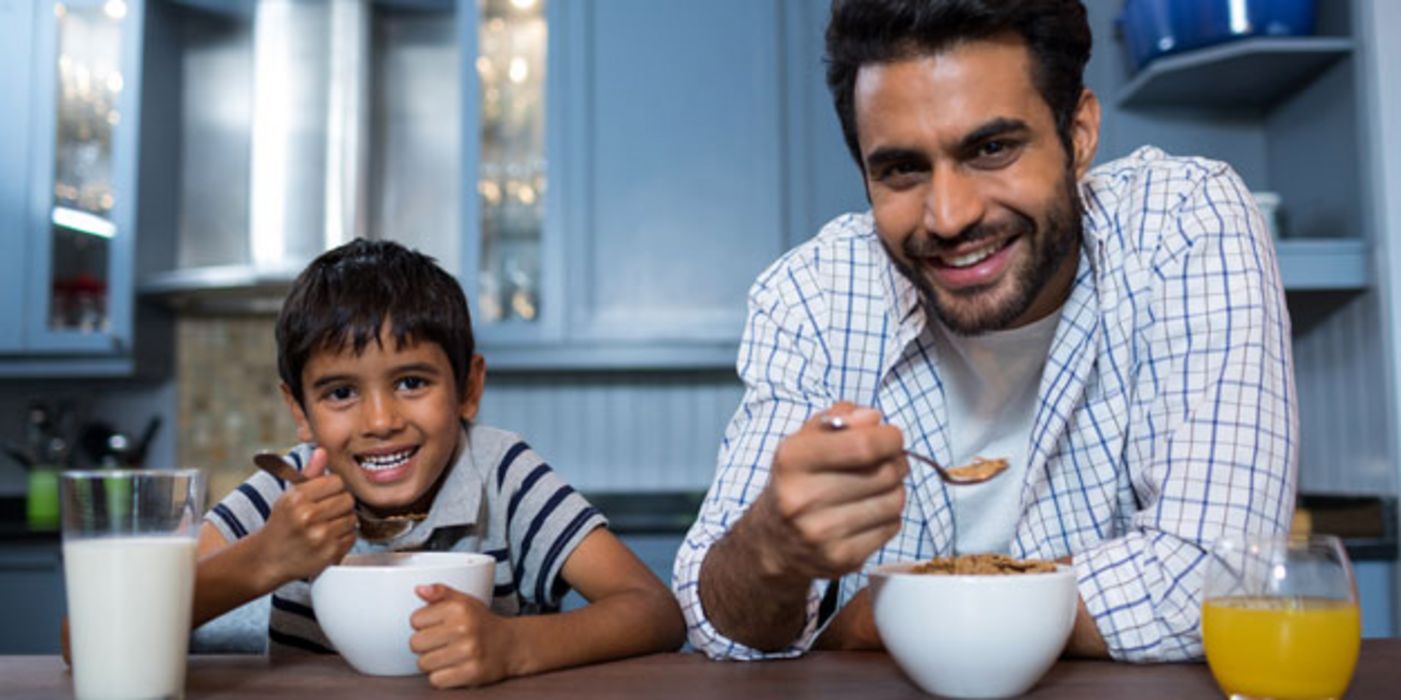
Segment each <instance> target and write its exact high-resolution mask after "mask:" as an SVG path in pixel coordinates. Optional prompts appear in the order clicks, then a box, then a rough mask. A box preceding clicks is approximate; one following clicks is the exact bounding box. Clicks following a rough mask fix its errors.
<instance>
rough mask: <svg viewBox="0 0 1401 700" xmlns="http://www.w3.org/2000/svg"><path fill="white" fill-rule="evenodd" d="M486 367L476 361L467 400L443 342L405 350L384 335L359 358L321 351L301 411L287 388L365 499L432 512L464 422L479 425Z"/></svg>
mask: <svg viewBox="0 0 1401 700" xmlns="http://www.w3.org/2000/svg"><path fill="white" fill-rule="evenodd" d="M483 371H484V369H483V363H482V361H481V358H480V356H478V357H474V358H473V361H472V364H471V372H470V377H469V381H468V387H467V390H466V391H465V392H463V395H461V396H459V393H458V390H457V380H456V378H455V377H454V375H453V371H452V365H451V364H450V363H449V361H448V357H447V354H446V353H445V352H444V351H443V349H442V347H441V346H439V345H438V344H437V343H433V342H406V343H405V344H404V345H403V347H398V346H397V343H396V342H395V341H394V338H393V336H392V334H390V333H388V332H387V331H381V333H380V337H379V342H372V343H370V344H368V345H366V346H365V348H364V350H363V351H362V352H360V353H359V354H356V353H355V352H354V351H353V349H351V348H348V347H347V348H343V349H339V350H337V349H324V350H321V351H319V352H316V353H313V354H312V356H311V358H310V359H309V360H308V361H307V363H306V366H305V367H304V368H303V369H302V386H303V387H305V388H304V397H303V401H302V402H301V403H298V402H297V401H296V400H295V399H294V398H293V397H292V396H291V393H290V391H288V390H287V389H286V388H285V387H284V392H283V393H284V397H285V398H286V399H287V402H288V405H289V407H290V408H291V410H292V415H293V417H294V418H295V419H296V421H297V432H298V437H299V438H300V439H302V440H305V441H308V442H315V443H316V444H317V445H319V446H320V447H322V448H324V449H325V450H326V452H327V457H329V468H330V470H331V471H333V472H335V473H336V474H339V475H340V477H341V478H342V479H344V480H345V483H346V486H347V487H348V488H349V489H350V491H351V493H353V494H354V495H355V498H356V500H357V501H359V502H360V503H361V504H363V505H364V506H366V507H368V508H369V509H370V510H371V511H373V512H375V513H376V514H378V515H381V516H386V515H395V514H399V513H404V512H425V511H427V510H428V507H429V506H430V505H431V504H432V501H433V496H434V495H435V494H436V492H437V485H438V483H439V481H440V477H441V476H442V475H443V473H444V471H445V470H446V469H447V468H448V465H449V464H450V463H451V462H452V461H453V460H455V459H456V457H457V453H458V450H459V444H458V443H459V442H460V441H461V423H460V421H461V420H462V419H464V418H467V419H471V418H473V417H475V415H476V410H477V402H478V399H479V398H480V396H481V394H480V387H481V383H482V373H483Z"/></svg>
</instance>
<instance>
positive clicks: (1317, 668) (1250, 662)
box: [1202, 535, 1362, 700]
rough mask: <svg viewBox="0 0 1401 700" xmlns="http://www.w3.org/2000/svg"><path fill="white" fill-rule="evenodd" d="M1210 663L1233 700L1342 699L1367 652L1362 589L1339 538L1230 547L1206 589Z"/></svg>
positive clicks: (1283, 538) (1221, 547)
mask: <svg viewBox="0 0 1401 700" xmlns="http://www.w3.org/2000/svg"><path fill="white" fill-rule="evenodd" d="M1202 601H1203V602H1202V642H1203V644H1204V646H1205V647H1206V661H1207V664H1208V665H1209V666H1210V667H1211V673H1212V675H1213V676H1215V677H1216V682H1217V684H1219V685H1220V686H1221V689H1222V690H1223V691H1225V693H1226V694H1227V695H1229V696H1231V698H1276V699H1278V700H1320V699H1321V698H1341V697H1342V696H1343V693H1344V692H1345V691H1346V690H1347V686H1348V682H1349V681H1350V680H1352V671H1353V668H1354V667H1355V666H1356V665H1357V652H1358V649H1359V647H1360V646H1361V644H1362V616H1361V612H1360V609H1359V608H1358V604H1357V584H1356V582H1355V581H1354V580H1353V575H1352V564H1351V562H1349V561H1348V556H1347V551H1346V550H1344V549H1343V543H1342V541H1341V540H1339V539H1338V538H1337V537H1333V536H1331V535H1312V536H1307V537H1299V536H1290V535H1278V536H1258V537H1250V536H1247V537H1239V538H1225V539H1222V540H1219V541H1218V542H1217V543H1216V545H1215V546H1214V547H1213V548H1212V550H1211V554H1210V558H1209V559H1208V560H1207V566H1206V572H1205V580H1204V582H1203V590H1202Z"/></svg>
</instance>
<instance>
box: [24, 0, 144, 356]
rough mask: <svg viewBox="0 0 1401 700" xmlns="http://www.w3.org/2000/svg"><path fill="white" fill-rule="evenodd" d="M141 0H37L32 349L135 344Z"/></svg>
mask: <svg viewBox="0 0 1401 700" xmlns="http://www.w3.org/2000/svg"><path fill="white" fill-rule="evenodd" d="M144 9H145V8H144V3H143V2H142V0H65V1H63V2H55V1H45V2H42V3H38V4H37V5H36V10H35V12H36V17H35V19H36V24H35V26H36V29H37V31H36V32H35V33H34V53H33V57H34V64H33V70H32V71H31V75H32V81H33V82H32V85H31V90H30V95H31V100H30V101H29V104H30V107H31V110H30V133H31V134H32V136H31V138H30V147H31V148H32V152H31V154H30V166H31V169H30V187H29V206H28V221H27V235H28V236H29V244H30V245H29V250H28V252H27V258H28V271H29V282H28V294H27V297H26V308H27V309H28V310H29V313H28V314H27V317H26V319H25V321H24V323H25V340H26V349H27V350H28V351H29V352H31V353H34V354H112V353H124V352H126V351H127V350H128V349H129V347H130V337H131V307H132V282H131V272H132V260H131V255H132V252H133V250H134V246H133V245H132V243H133V238H134V236H135V235H136V228H135V222H136V201H137V192H136V182H137V180H136V164H137V146H138V144H137V142H136V141H137V134H138V129H137V125H138V124H140V119H141V115H140V114H139V107H140V100H139V99H138V96H139V95H140V91H141V85H140V82H141V70H140V69H141V62H140V58H141V48H142V47H141V38H142V37H141V27H142V17H143V11H144Z"/></svg>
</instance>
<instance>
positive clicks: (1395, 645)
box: [0, 639, 1401, 700]
mask: <svg viewBox="0 0 1401 700" xmlns="http://www.w3.org/2000/svg"><path fill="white" fill-rule="evenodd" d="M186 688H187V691H186V692H187V695H186V697H188V698H191V700H199V699H202V698H250V697H252V698H318V697H320V698H335V699H336V700H341V699H350V700H353V699H356V698H388V697H393V698H433V697H450V696H451V697H457V698H464V697H470V698H472V700H491V699H493V698H508V699H509V698H567V699H568V700H591V699H593V698H609V699H610V700H611V699H612V698H628V697H638V698H649V697H665V698H721V699H722V700H739V699H740V698H782V699H783V700H801V699H802V698H841V699H842V700H852V699H853V698H855V699H857V700H881V699H883V698H927V697H929V696H927V695H924V694H923V693H921V692H920V691H919V689H918V688H916V687H915V686H914V685H913V684H911V683H910V682H909V681H908V680H906V679H905V677H904V675H902V674H901V673H900V670H899V669H898V668H896V666H895V663H894V662H893V661H891V659H890V657H888V656H886V655H885V654H881V653H855V652H819V653H814V654H810V655H808V656H806V657H804V658H802V659H797V660H791V661H770V662H763V663H721V662H715V661H709V660H707V659H705V658H704V657H701V656H699V655H696V654H657V655H655V656H646V657H642V658H637V659H629V660H626V661H618V662H615V663H608V664H598V665H595V666H588V667H584V668H578V669H572V670H567V671H559V672H556V673H547V674H544V675H540V676H534V677H531V678H517V679H515V680H511V681H507V682H505V683H501V684H498V685H495V686H491V687H489V688H484V689H480V690H476V691H473V692H472V693H470V694H469V695H463V694H462V693H461V691H456V692H452V691H434V690H433V689H432V688H431V687H430V686H429V685H428V684H427V682H425V681H424V679H423V678H422V677H419V676H413V677H408V678H376V677H373V676H362V675H360V674H358V673H356V672H355V671H353V670H351V668H350V667H349V666H347V665H345V662H343V661H341V659H340V658H339V657H334V656H319V657H304V658H298V659H296V660H289V661H276V662H272V661H269V660H268V659H267V658H266V657H261V656H197V657H194V658H192V659H191V660H190V666H189V677H188V679H187V685H186ZM1398 689H1401V639H1381V640H1377V639H1369V640H1366V641H1364V642H1363V644H1362V658H1361V661H1360V662H1359V663H1358V667H1357V673H1356V675H1355V676H1354V677H1353V681H1352V687H1351V688H1350V690H1349V692H1348V694H1347V697H1348V698H1350V699H1359V698H1396V697H1398ZM0 697H3V698H26V699H28V700H45V699H48V698H71V697H73V685H72V679H71V677H70V676H69V674H68V672H67V671H66V670H65V668H64V666H63V662H62V661H60V660H59V658H58V657H56V656H6V657H0ZM1030 697H1035V698H1077V699H1078V698H1096V699H1099V698H1105V699H1113V698H1126V699H1127V698H1132V699H1133V700H1153V699H1154V698H1163V699H1164V700H1168V699H1171V700H1180V699H1182V698H1220V697H1221V694H1220V693H1219V691H1218V690H1217V689H1216V684H1215V683H1214V682H1213V681H1212V679H1211V674H1210V672H1209V671H1208V670H1207V668H1206V666H1205V665H1203V664H1160V665H1152V666H1135V665H1130V664H1116V663H1111V662H1107V661H1062V662H1060V663H1058V664H1056V666H1055V667H1054V668H1052V669H1051V671H1050V673H1048V674H1047V675H1046V677H1045V678H1042V679H1041V682H1040V683H1039V684H1037V686H1036V687H1035V688H1033V689H1032V692H1031V693H1030Z"/></svg>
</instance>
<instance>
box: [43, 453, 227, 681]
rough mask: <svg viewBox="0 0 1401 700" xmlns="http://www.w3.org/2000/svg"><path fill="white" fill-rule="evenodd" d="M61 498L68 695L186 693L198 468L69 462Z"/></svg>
mask: <svg viewBox="0 0 1401 700" xmlns="http://www.w3.org/2000/svg"><path fill="white" fill-rule="evenodd" d="M60 498H61V500H62V518H63V576H64V584H65V585H66V586H67V589H68V625H69V638H70V642H71V650H72V654H73V686H74V692H75V694H76V695H77V697H78V698H79V699H80V700H102V699H107V698H113V699H115V698H181V697H184V694H185V660H186V654H187V652H188V644H189V637H190V607H191V604H192V601H193V595H194V580H195V538H196V536H197V533H198V530H199V525H200V514H201V513H202V512H203V505H204V476H203V474H201V473H200V472H199V470H196V469H131V470H126V469H102V470H95V471H69V472H65V473H64V474H63V479H62V484H61V487H60Z"/></svg>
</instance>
